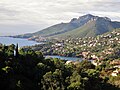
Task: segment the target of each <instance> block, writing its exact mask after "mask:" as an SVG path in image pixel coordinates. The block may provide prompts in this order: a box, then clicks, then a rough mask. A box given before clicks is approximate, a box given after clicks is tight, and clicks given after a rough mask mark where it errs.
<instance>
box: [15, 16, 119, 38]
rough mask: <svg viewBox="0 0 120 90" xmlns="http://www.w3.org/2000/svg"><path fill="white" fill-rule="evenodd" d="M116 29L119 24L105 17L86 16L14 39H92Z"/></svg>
mask: <svg viewBox="0 0 120 90" xmlns="http://www.w3.org/2000/svg"><path fill="white" fill-rule="evenodd" d="M116 28H120V22H114V21H111V19H109V18H107V17H98V16H93V15H91V14H87V15H84V16H81V17H79V18H78V19H77V18H73V19H72V20H71V21H70V22H69V23H60V24H57V25H53V26H51V27H48V28H46V29H43V30H40V31H38V32H35V33H31V34H24V35H18V36H15V37H20V38H21V37H23V38H30V37H33V36H42V37H54V38H56V37H62V38H64V37H94V36H96V35H100V34H103V33H106V32H108V31H111V30H113V29H116Z"/></svg>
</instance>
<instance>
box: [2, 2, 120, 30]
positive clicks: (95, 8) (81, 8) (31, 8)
mask: <svg viewBox="0 0 120 90" xmlns="http://www.w3.org/2000/svg"><path fill="white" fill-rule="evenodd" d="M119 5H120V0H0V24H4V25H19V24H20V25H22V24H24V25H36V26H39V27H40V28H45V27H47V26H50V25H53V24H56V23H60V22H69V21H70V19H72V18H74V17H79V16H82V15H84V14H87V13H91V14H94V15H100V16H107V17H109V18H111V19H112V20H118V21H120V10H119V9H120V7H119Z"/></svg>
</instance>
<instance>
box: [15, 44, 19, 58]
mask: <svg viewBox="0 0 120 90" xmlns="http://www.w3.org/2000/svg"><path fill="white" fill-rule="evenodd" d="M15 52H16V55H15V56H16V57H18V56H19V53H18V43H17V45H16V48H15Z"/></svg>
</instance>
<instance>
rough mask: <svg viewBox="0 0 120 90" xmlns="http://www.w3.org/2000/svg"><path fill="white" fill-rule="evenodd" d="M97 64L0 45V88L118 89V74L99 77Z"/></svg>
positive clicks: (41, 89) (35, 89) (24, 89)
mask: <svg viewBox="0 0 120 90" xmlns="http://www.w3.org/2000/svg"><path fill="white" fill-rule="evenodd" d="M101 67H102V66H100V67H99V68H101ZM99 68H96V67H95V66H94V65H92V64H91V62H90V61H87V60H84V61H82V62H79V61H77V63H76V64H73V63H71V64H66V61H64V60H59V59H52V58H49V59H45V58H44V57H43V54H42V53H41V52H39V51H36V52H35V51H33V50H31V49H20V50H19V51H18V46H15V45H10V46H5V45H0V89H1V90H2V89H4V90H119V89H120V88H118V87H119V86H120V85H119V83H120V82H119V81H117V80H119V79H120V76H118V77H114V78H109V77H101V69H99ZM112 81H113V82H112ZM114 81H115V82H119V83H118V86H115V85H114V83H115V82H114ZM110 83H111V84H110Z"/></svg>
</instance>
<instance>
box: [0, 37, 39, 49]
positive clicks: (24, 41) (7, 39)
mask: <svg viewBox="0 0 120 90" xmlns="http://www.w3.org/2000/svg"><path fill="white" fill-rule="evenodd" d="M0 43H1V44H5V45H11V44H15V45H16V44H17V43H18V45H19V47H23V46H32V45H35V44H40V43H37V42H35V41H29V40H27V39H20V38H12V37H0Z"/></svg>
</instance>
